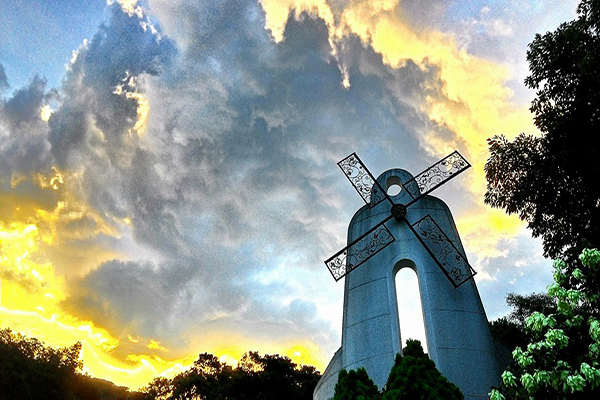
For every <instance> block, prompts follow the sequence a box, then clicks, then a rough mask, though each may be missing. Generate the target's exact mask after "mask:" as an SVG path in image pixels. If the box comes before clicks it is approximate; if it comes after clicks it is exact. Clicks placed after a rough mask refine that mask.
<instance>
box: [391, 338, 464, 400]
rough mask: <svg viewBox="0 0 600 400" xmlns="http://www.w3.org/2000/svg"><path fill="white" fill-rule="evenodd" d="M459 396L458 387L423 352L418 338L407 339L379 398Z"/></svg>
mask: <svg viewBox="0 0 600 400" xmlns="http://www.w3.org/2000/svg"><path fill="white" fill-rule="evenodd" d="M402 399H405V400H418V399H421V400H434V399H436V400H437V399H445V400H454V399H456V400H460V399H464V396H463V394H462V393H461V391H460V389H459V388H458V387H457V386H456V385H454V384H453V383H451V382H449V381H448V379H446V377H444V376H443V375H442V373H441V372H440V371H439V370H438V369H437V368H436V366H435V363H434V362H433V361H432V360H431V359H429V357H428V356H427V354H425V353H424V352H423V347H421V342H419V341H418V340H413V339H408V340H407V341H406V347H405V348H404V349H403V350H402V355H400V354H398V355H396V361H395V363H394V366H393V367H392V370H391V372H390V376H389V377H388V381H387V384H386V385H385V390H384V392H383V400H402Z"/></svg>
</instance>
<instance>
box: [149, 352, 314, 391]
mask: <svg viewBox="0 0 600 400" xmlns="http://www.w3.org/2000/svg"><path fill="white" fill-rule="evenodd" d="M320 376H321V375H320V374H319V372H318V371H317V370H316V369H315V367H311V366H306V365H303V366H300V367H299V366H297V365H296V364H295V363H293V362H292V361H291V360H290V359H289V358H288V357H282V356H279V355H277V354H275V355H269V354H267V355H264V356H261V355H259V354H258V353H257V352H254V351H250V352H248V353H245V354H244V355H243V356H242V358H241V360H240V361H239V363H238V367H237V368H232V367H231V366H229V365H227V364H224V363H222V362H221V361H219V359H218V358H217V357H215V356H214V355H212V354H208V353H202V354H200V355H199V356H198V359H197V360H196V361H194V365H193V366H192V367H191V368H190V369H189V370H187V371H184V372H182V373H180V374H179V375H177V376H175V377H174V378H173V379H171V380H169V379H167V378H155V379H154V380H153V381H152V382H150V383H149V384H148V385H147V386H146V387H145V388H143V389H142V393H143V394H144V398H145V399H169V400H171V399H173V400H175V399H177V400H188V399H204V400H217V399H218V400H220V399H230V400H235V399H240V400H241V399H257V400H258V399H261V400H269V399H273V400H276V399H290V400H304V399H306V400H308V399H312V392H313V390H314V388H315V386H316V385H317V382H318V381H319V378H320Z"/></svg>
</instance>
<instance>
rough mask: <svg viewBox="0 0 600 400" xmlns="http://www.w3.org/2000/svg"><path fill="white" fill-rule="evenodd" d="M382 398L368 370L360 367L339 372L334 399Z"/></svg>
mask: <svg viewBox="0 0 600 400" xmlns="http://www.w3.org/2000/svg"><path fill="white" fill-rule="evenodd" d="M380 398H381V394H380V393H379V389H378V388H377V385H375V383H374V382H373V380H372V379H371V378H369V375H368V374H367V370H366V369H364V368H362V367H360V368H358V369H356V370H350V372H348V371H346V370H345V369H343V370H341V371H340V373H339V374H338V381H337V383H336V384H335V392H334V395H333V400H377V399H380Z"/></svg>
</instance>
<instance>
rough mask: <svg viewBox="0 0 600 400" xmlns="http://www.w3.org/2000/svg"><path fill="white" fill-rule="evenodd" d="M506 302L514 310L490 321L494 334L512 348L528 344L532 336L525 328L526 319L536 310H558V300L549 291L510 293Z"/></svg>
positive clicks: (542, 311) (546, 311)
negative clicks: (524, 293) (523, 293)
mask: <svg viewBox="0 0 600 400" xmlns="http://www.w3.org/2000/svg"><path fill="white" fill-rule="evenodd" d="M506 303H507V304H508V305H509V306H512V308H513V309H512V311H511V312H510V314H508V315H507V316H505V317H502V318H498V319H497V320H495V321H491V322H490V331H491V332H492V335H494V337H495V338H496V339H498V340H500V342H502V343H503V344H504V345H506V347H508V348H509V349H510V350H512V349H514V348H515V347H517V346H526V345H527V343H529V342H530V340H531V338H530V336H529V335H528V333H527V330H526V329H525V321H526V319H527V317H529V316H530V315H531V314H533V313H534V312H541V313H553V312H556V302H555V301H554V299H553V298H552V297H551V296H549V295H548V294H547V293H532V294H530V295H520V294H515V293H509V294H508V295H507V296H506Z"/></svg>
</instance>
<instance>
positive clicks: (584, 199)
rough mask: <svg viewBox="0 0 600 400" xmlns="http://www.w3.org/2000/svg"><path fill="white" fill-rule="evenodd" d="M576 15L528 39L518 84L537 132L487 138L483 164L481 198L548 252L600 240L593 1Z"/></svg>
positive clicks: (599, 66)
mask: <svg viewBox="0 0 600 400" xmlns="http://www.w3.org/2000/svg"><path fill="white" fill-rule="evenodd" d="M577 14H578V17H577V19H575V20H574V21H570V22H566V23H563V24H561V25H560V26H559V27H558V28H557V29H556V30H555V31H554V32H548V33H546V34H544V35H539V34H538V35H536V36H535V39H534V40H533V42H531V43H530V44H529V50H528V52H527V61H528V62H529V70H530V75H529V76H528V77H527V78H526V80H525V84H526V86H527V87H529V88H531V89H535V90H536V98H535V100H534V101H533V102H532V105H531V108H530V110H531V111H532V113H534V115H535V118H534V121H535V125H536V126H537V128H538V129H539V130H540V131H541V133H542V134H541V136H539V137H538V136H532V135H525V134H523V133H522V134H520V135H519V136H518V137H517V138H516V139H515V140H514V141H513V142H510V141H508V140H507V139H506V138H505V137H504V136H503V135H500V136H494V137H493V138H491V139H489V140H488V143H489V148H490V154H491V155H490V158H489V160H488V162H487V164H486V166H485V171H486V178H487V182H488V184H487V192H486V194H485V202H486V203H487V204H490V205H491V206H492V207H497V208H503V209H505V210H506V212H507V213H509V214H513V213H514V214H518V215H519V217H520V218H521V219H523V220H525V221H527V222H528V227H529V228H530V229H531V231H532V234H533V236H535V237H541V238H542V240H543V244H544V253H545V256H548V257H552V258H559V257H563V256H567V257H571V258H572V259H576V256H577V254H579V252H580V251H581V249H582V248H583V247H598V246H600V185H598V184H597V181H598V177H599V176H600V163H599V162H598V160H599V159H600V147H599V146H597V145H595V144H594V143H595V141H596V140H597V138H596V136H597V135H598V133H599V132H600V0H583V1H582V2H581V3H580V4H579V7H578V9H577ZM568 249H573V251H572V252H571V253H569V254H567V253H565V251H567V250H568Z"/></svg>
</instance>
